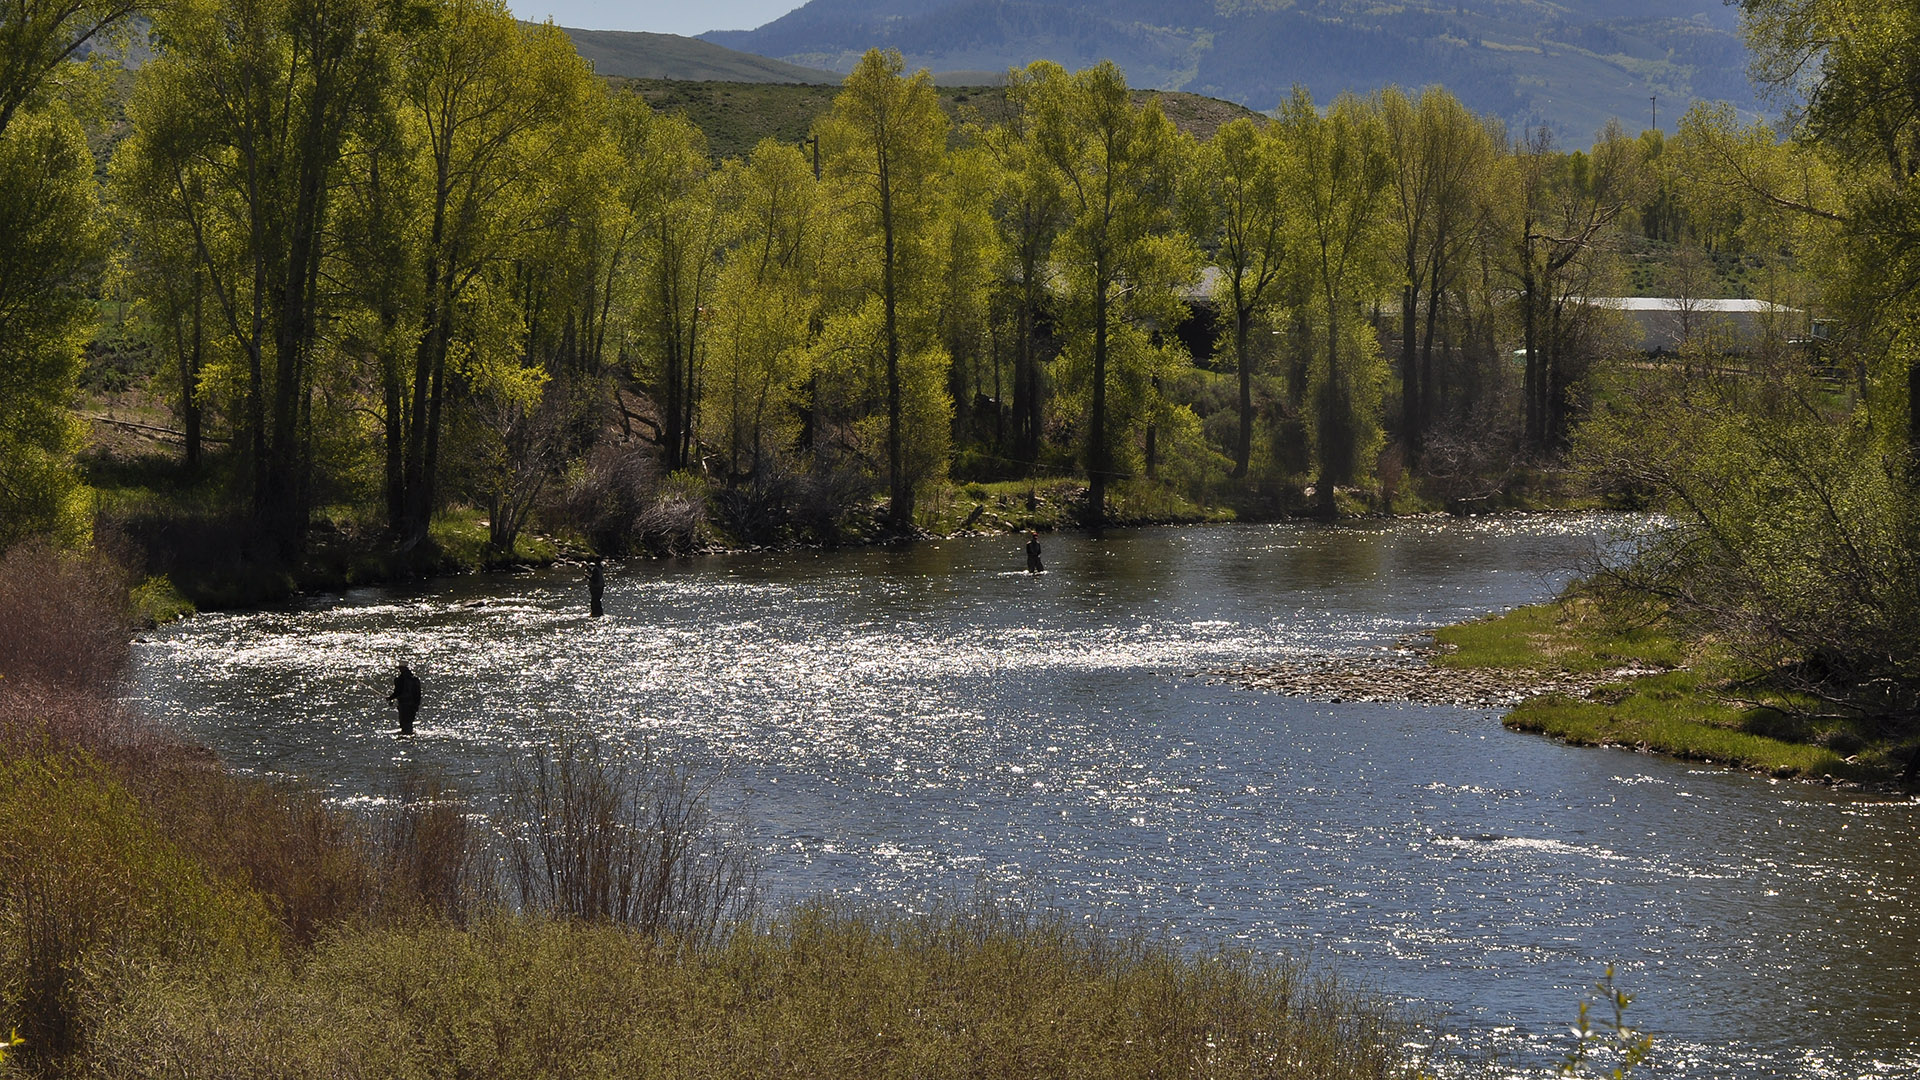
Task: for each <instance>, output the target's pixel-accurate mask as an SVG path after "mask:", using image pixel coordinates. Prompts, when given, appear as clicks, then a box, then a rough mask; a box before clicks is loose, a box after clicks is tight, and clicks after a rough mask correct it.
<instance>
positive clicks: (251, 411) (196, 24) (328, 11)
mask: <svg viewBox="0 0 1920 1080" xmlns="http://www.w3.org/2000/svg"><path fill="white" fill-rule="evenodd" d="M382 17H383V13H382V12H381V10H380V9H379V8H378V7H377V6H376V5H375V4H374V3H373V2H372V0H270V2H267V3H251V2H246V3H229V2H226V0H183V2H182V3H180V4H177V5H170V6H168V7H167V8H166V9H165V10H164V11H162V12H160V13H159V14H158V15H157V16H156V20H155V34H156V36H157V37H158V38H159V39H160V40H161V42H162V44H163V48H162V51H161V55H160V56H159V57H158V58H156V59H155V60H154V61H153V63H151V64H149V65H147V67H146V69H145V70H143V72H142V76H141V81H140V84H139V87H138V90H137V92H136V94H135V98H134V100H133V102H132V104H131V105H130V106H129V110H128V111H129V116H130V117H131V119H132V120H133V135H132V137H131V138H130V139H129V144H130V145H129V146H128V147H127V148H126V149H125V151H124V161H117V162H116V165H117V167H118V169H119V172H120V176H121V182H122V186H123V188H126V189H130V190H132V191H134V192H136V194H135V195H134V196H133V198H132V199H130V201H131V202H132V203H133V204H134V205H136V206H138V207H140V208H142V212H144V213H147V214H150V215H155V216H158V217H164V218H166V219H169V220H171V221H172V222H174V223H176V224H177V225H178V226H179V227H181V228H184V229H185V230H186V232H187V233H188V234H189V235H191V237H192V243H193V248H194V250H195V252H196V253H197V258H198V262H199V264H200V268H201V270H202V271H203V273H204V277H205V283H206V285H205V287H206V290H207V292H209V293H210V294H211V295H212V297H213V302H214V306H215V307H217V309H218V310H219V312H220V316H221V321H222V322H223V324H224V331H225V333H226V334H227V335H228V336H229V337H230V338H231V339H232V340H233V342H234V343H235V344H236V345H237V348H238V351H239V352H240V354H241V357H242V363H243V366H244V369H245V373H244V387H245V389H244V406H243V409H242V426H243V429H244V439H243V446H244V447H245V454H246V460H247V464H248V469H247V472H248V477H249V480H250V490H251V497H252V506H253V513H254V517H255V520H256V521H257V522H258V523H259V525H260V526H261V527H262V529H263V532H264V533H265V535H266V536H267V537H268V538H269V540H270V541H271V542H272V543H274V544H275V545H276V546H277V547H278V548H279V549H280V550H281V551H282V553H286V552H289V551H291V550H292V549H293V548H295V547H297V545H298V544H299V542H300V540H301V538H302V536H303V535H304V533H305V529H306V518H307V508H308V501H309V499H310V497H311V486H310V476H309V469H310V466H311V455H310V452H309V450H310V448H309V445H308V438H309V435H310V430H309V420H310V415H311V401H310V397H309V395H310V393H311V389H312V380H313V374H314V364H315V360H316V355H315V354H316V350H317V347H318V345H319V340H320V335H321V329H322V325H323V322H324V319H323V315H322V307H323V304H324V302H325V297H324V295H323V288H322V275H321V267H322V264H323V262H324V261H325V259H326V256H327V244H328V236H327V223H328V214H329V211H330V209H331V203H330V200H331V196H332V194H333V192H334V189H335V183H336V180H337V176H338V169H339V165H340V160H341V154H342V148H343V146H344V144H345V142H346V140H347V138H348V136H349V134H350V132H351V130H352V129H353V127H354V125H355V124H356V122H357V121H358V120H359V118H360V117H361V116H363V115H364V113H365V111H366V107H367V103H368V99H369V97H370V96H371V94H372V92H373V91H374V90H375V89H376V80H377V79H378V77H379V75H380V73H381V71H382V63H381V60H382V40H383V35H382V29H381V28H382V22H381V20H382Z"/></svg>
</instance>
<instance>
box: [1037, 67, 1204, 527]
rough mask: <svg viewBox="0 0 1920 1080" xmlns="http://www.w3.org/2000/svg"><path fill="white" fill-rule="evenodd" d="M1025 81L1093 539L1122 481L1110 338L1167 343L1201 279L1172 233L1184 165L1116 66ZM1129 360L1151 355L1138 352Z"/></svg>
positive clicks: (1168, 134)
mask: <svg viewBox="0 0 1920 1080" xmlns="http://www.w3.org/2000/svg"><path fill="white" fill-rule="evenodd" d="M1026 78H1027V79H1029V80H1030V81H1031V82H1032V83H1033V89H1032V92H1031V94H1030V95H1029V97H1028V99H1027V101H1026V103H1025V105H1026V109H1027V111H1028V113H1029V121H1028V122H1029V123H1030V124H1031V125H1032V128H1033V132H1034V141H1035V145H1036V147H1037V148H1038V152H1039V153H1040V154H1041V155H1042V157H1043V158H1044V159H1045V160H1046V162H1047V163H1048V164H1049V165H1051V166H1052V168H1053V169H1054V171H1055V175H1056V177H1057V178H1058V182H1059V183H1060V185H1061V190H1062V192H1063V195H1064V199H1065V203H1066V211H1067V222H1068V223H1067V226H1066V228H1065V230H1063V232H1062V234H1061V238H1060V243H1059V245H1057V247H1056V260H1057V261H1058V262H1059V263H1061V264H1062V265H1063V266H1064V267H1065V268H1066V272H1065V274H1064V275H1063V276H1064V278H1065V290H1066V297H1065V301H1066V307H1067V308H1068V309H1069V315H1070V317H1071V318H1072V319H1073V320H1074V322H1075V323H1076V324H1077V327H1078V336H1079V338H1080V341H1079V345H1078V348H1080V349H1084V350H1085V356H1086V364H1087V367H1088V372H1087V378H1088V383H1089V386H1088V395H1089V400H1088V407H1087V434H1086V463H1087V486H1088V497H1087V517H1088V524H1089V525H1091V526H1093V527H1095V528H1098V527H1099V526H1100V525H1101V524H1102V523H1103V522H1104V521H1105V519H1106V496H1107V486H1108V484H1110V483H1111V482H1112V480H1113V479H1114V478H1115V476H1116V475H1117V472H1116V469H1115V467H1114V446H1113V442H1112V438H1111V435H1112V433H1111V431H1110V424H1111V421H1112V420H1113V417H1112V416H1111V415H1110V414H1109V410H1108V396H1109V390H1110V388H1111V387H1110V381H1111V378H1112V374H1113V372H1112V368H1113V366H1114V365H1113V364H1112V363H1111V361H1112V360H1113V359H1114V356H1113V355H1112V353H1113V350H1112V348H1111V346H1112V344H1113V340H1114V338H1115V336H1116V335H1115V330H1116V328H1117V327H1118V326H1120V325H1121V324H1124V323H1128V322H1129V321H1130V320H1133V319H1136V318H1138V319H1150V320H1154V321H1156V322H1158V324H1159V326H1160V328H1161V329H1162V330H1164V331H1167V332H1170V331H1171V330H1172V329H1173V323H1174V322H1175V321H1177V311H1178V310H1179V309H1180V308H1182V306H1183V305H1182V304H1181V302H1180V299H1179V292H1180V291H1181V287H1182V286H1183V285H1184V284H1185V283H1186V282H1187V281H1190V280H1191V278H1192V276H1193V274H1194V273H1195V272H1196V270H1197V256H1196V252H1195V251H1194V249H1193V245H1192V242H1191V238H1190V237H1188V236H1186V235H1184V234H1181V233H1179V232H1178V231H1177V230H1176V228H1175V226H1176V224H1177V220H1178V211H1179V209H1180V207H1179V195H1180V186H1181V181H1182V179H1183V170H1184V169H1185V168H1186V167H1187V166H1188V164H1189V163H1188V162H1187V161H1186V160H1185V159H1184V155H1183V153H1182V146H1181V143H1180V140H1179V138H1178V137H1177V135H1178V133H1177V132H1176V131H1175V129H1174V127H1173V125H1172V123H1170V122H1169V121H1168V120H1167V118H1166V115H1165V114H1164V113H1162V112H1161V111H1160V106H1159V104H1158V103H1157V102H1154V101H1149V102H1148V103H1147V104H1146V105H1144V106H1136V105H1134V104H1133V101H1132V97H1131V95H1130V94H1129V93H1128V91H1127V83H1126V79H1125V78H1124V77H1123V76H1122V75H1121V74H1120V69H1119V68H1118V67H1116V66H1114V64H1113V63H1111V62H1106V63H1102V64H1100V65H1098V66H1096V67H1092V68H1088V69H1086V70H1084V71H1081V72H1078V73H1076V74H1073V75H1068V74H1067V73H1066V71H1065V70H1063V69H1062V68H1060V67H1059V66H1058V65H1056V64H1052V63H1050V62H1047V61H1041V62H1039V63H1035V64H1033V65H1031V66H1029V67H1028V68H1027V71H1026ZM1129 337H1130V338H1131V339H1133V340H1136V341H1137V340H1140V339H1139V338H1138V337H1137V336H1136V335H1129ZM1142 343H1143V344H1144V342H1142ZM1134 354H1135V355H1136V356H1138V357H1139V358H1141V359H1145V358H1146V356H1147V353H1146V350H1144V349H1140V350H1134ZM1141 418H1143V417H1142V415H1141V414H1136V415H1135V416H1134V419H1141Z"/></svg>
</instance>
